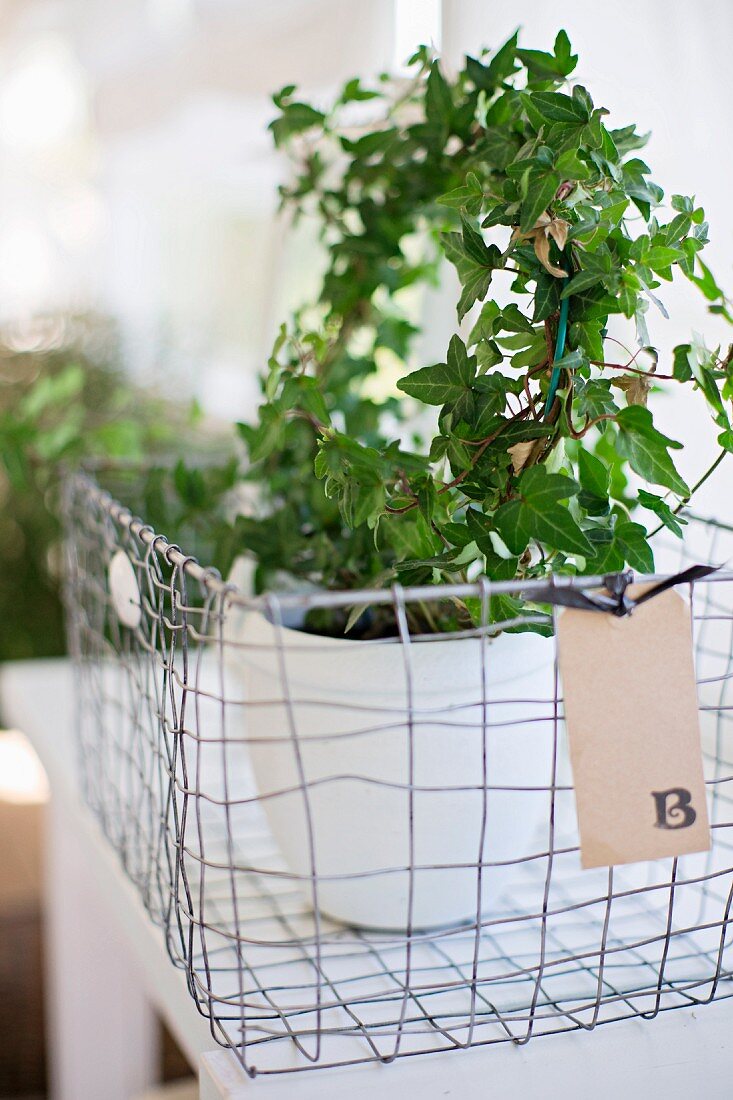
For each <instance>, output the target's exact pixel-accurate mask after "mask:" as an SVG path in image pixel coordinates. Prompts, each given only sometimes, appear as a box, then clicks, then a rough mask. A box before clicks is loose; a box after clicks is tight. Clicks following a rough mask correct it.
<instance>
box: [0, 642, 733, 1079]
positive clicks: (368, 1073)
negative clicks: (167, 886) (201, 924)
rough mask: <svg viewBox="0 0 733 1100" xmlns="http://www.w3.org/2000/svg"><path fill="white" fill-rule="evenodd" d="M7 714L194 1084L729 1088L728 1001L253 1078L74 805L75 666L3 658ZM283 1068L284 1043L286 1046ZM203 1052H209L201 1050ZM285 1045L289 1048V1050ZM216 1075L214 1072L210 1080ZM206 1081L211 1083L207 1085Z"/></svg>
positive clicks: (0, 683)
mask: <svg viewBox="0 0 733 1100" xmlns="http://www.w3.org/2000/svg"><path fill="white" fill-rule="evenodd" d="M0 696H1V698H2V714H3V718H4V720H5V721H6V722H7V723H9V724H11V725H12V726H14V727H16V728H18V729H20V730H22V731H23V732H24V733H26V734H27V735H28V737H29V738H30V739H31V741H32V743H33V745H34V747H35V749H36V751H37V752H38V754H39V756H40V758H41V761H42V763H43V765H44V767H45V769H46V772H47V774H48V777H49V780H50V784H51V790H52V796H53V797H55V798H57V799H63V800H64V802H65V803H66V804H67V805H68V815H69V817H68V820H69V827H73V828H74V829H75V830H77V832H78V836H79V843H80V844H84V845H85V846H86V848H87V849H88V860H89V875H90V879H93V881H94V883H95V884H96V887H97V889H98V890H99V892H100V894H103V895H104V896H105V897H106V899H107V902H108V910H109V912H110V914H113V915H114V919H115V920H116V922H117V923H118V924H119V925H120V927H121V929H122V930H123V932H124V935H125V940H126V943H127V945H128V947H129V950H130V953H131V956H132V957H134V958H135V960H136V962H137V964H138V966H139V972H140V974H141V981H142V982H143V983H144V986H145V991H146V994H147V996H148V997H149V999H150V1001H151V1003H152V1004H153V1005H154V1006H155V1008H156V1009H157V1010H158V1011H159V1012H160V1014H161V1015H162V1016H163V1018H164V1019H165V1020H166V1022H167V1024H168V1026H169V1027H170V1028H171V1030H172V1031H173V1033H174V1035H175V1036H176V1038H177V1040H178V1042H179V1043H180V1045H181V1047H182V1049H183V1050H184V1052H185V1053H186V1055H187V1056H188V1057H189V1058H190V1059H191V1061H192V1062H193V1063H194V1064H195V1063H196V1062H197V1061H198V1060H199V1058H200V1057H201V1056H202V1055H206V1058H205V1065H206V1066H207V1074H206V1075H205V1076H206V1077H207V1081H208V1082H209V1083H208V1085H203V1084H202V1096H207V1097H209V1096H210V1097H216V1096H229V1097H231V1098H234V1097H240V1096H245V1095H246V1096H249V1097H251V1096H252V1095H253V1094H255V1095H256V1092H257V1091H259V1092H260V1093H261V1094H262V1095H266V1096H267V1097H269V1100H277V1098H280V1097H283V1098H284V1097H292V1096H293V1095H297V1097H298V1098H299V1100H310V1098H311V1097H313V1098H314V1100H315V1098H316V1097H318V1098H323V1097H328V1096H329V1095H330V1096H333V1097H339V1098H341V1097H343V1096H346V1095H348V1096H350V1097H351V1096H353V1097H359V1096H366V1095H369V1094H371V1093H372V1092H378V1093H379V1095H380V1096H386V1097H390V1096H394V1097H397V1096H400V1097H408V1098H411V1097H413V1096H418V1095H422V1096H424V1097H426V1098H432V1097H435V1098H438V1097H444V1096H455V1097H471V1096H479V1095H481V1096H485V1097H491V1098H492V1100H493V1098H503V1097H509V1096H512V1097H514V1096H521V1097H525V1096H526V1097H531V1096H540V1095H541V1096H543V1097H544V1098H547V1100H552V1098H554V1097H557V1098H560V1097H562V1098H563V1100H573V1098H576V1097H577V1098H578V1100H580V1098H586V1097H589V1096H593V1097H597V1098H599V1100H604V1098H608V1100H611V1098H613V1100H617V1097H618V1094H619V1093H620V1092H622V1091H625V1092H626V1093H627V1095H630V1096H632V1097H634V1096H641V1095H644V1094H645V1093H646V1091H647V1090H651V1089H654V1090H655V1091H657V1092H659V1093H661V1094H667V1095H669V1096H683V1095H689V1096H690V1097H698V1096H702V1095H704V1096H705V1097H706V1100H717V1098H720V1100H723V1098H726V1100H728V1098H729V1097H730V1096H731V1095H733V1086H732V1085H731V1074H732V1073H733V1026H732V1025H733V1001H721V1002H717V1003H715V1004H712V1005H709V1006H706V1007H704V1008H698V1009H695V1010H689V1009H679V1010H676V1011H673V1012H666V1013H663V1014H662V1015H660V1016H659V1017H658V1018H657V1019H656V1020H653V1021H643V1020H640V1019H633V1020H629V1021H625V1022H623V1023H616V1024H612V1025H610V1026H603V1027H601V1028H599V1029H597V1030H596V1031H594V1032H593V1033H585V1032H568V1033H565V1034H560V1035H554V1036H547V1037H542V1038H540V1039H537V1040H536V1041H533V1042H531V1043H530V1044H529V1045H528V1046H525V1047H521V1048H516V1047H513V1046H512V1045H510V1044H501V1045H499V1046H495V1047H491V1048H475V1049H473V1050H470V1051H465V1052H451V1053H447V1054H434V1055H431V1056H429V1057H428V1056H424V1057H415V1058H409V1059H405V1060H403V1061H401V1062H398V1063H394V1064H392V1065H389V1066H382V1065H375V1064H371V1065H361V1066H354V1067H347V1068H342V1069H336V1070H328V1071H324V1072H317V1071H316V1072H306V1073H300V1074H295V1075H289V1074H287V1075H276V1076H270V1077H267V1078H262V1077H260V1078H258V1079H256V1080H255V1081H250V1080H249V1079H247V1078H246V1076H245V1075H244V1073H243V1072H242V1071H241V1070H240V1069H239V1067H238V1064H237V1063H236V1062H235V1060H234V1059H233V1058H232V1057H231V1056H230V1055H229V1054H228V1053H227V1052H225V1051H220V1050H218V1049H217V1048H216V1044H215V1043H214V1042H213V1040H212V1038H211V1035H210V1033H209V1029H208V1025H207V1024H206V1022H205V1021H204V1020H203V1019H202V1018H201V1017H200V1016H199V1014H198V1012H197V1011H196V1009H195V1007H194V1003H193V1001H192V1000H191V998H190V996H189V994H188V991H187V989H186V984H185V978H184V975H183V974H182V973H181V972H180V971H178V970H176V968H175V967H174V966H173V965H172V964H171V963H170V961H169V959H168V956H167V954H166V950H165V945H164V942H163V937H162V934H161V932H160V930H159V929H157V928H156V927H155V926H154V925H153V924H152V923H151V921H150V919H149V918H148V916H147V914H146V913H145V910H144V908H143V906H142V904H141V902H140V900H139V898H138V896H137V894H136V892H135V890H134V889H133V887H132V885H131V884H130V883H129V881H128V880H127V878H126V877H125V875H124V873H123V871H122V869H121V867H120V865H119V863H118V860H117V857H116V855H115V853H114V851H113V850H112V849H111V848H110V846H109V845H108V843H107V842H106V841H105V840H104V838H103V837H102V835H101V833H100V831H99V829H98V828H97V826H96V823H95V822H94V820H93V818H92V816H91V815H90V814H89V813H88V811H87V810H86V808H85V807H84V806H83V804H82V802H81V799H80V797H79V793H78V788H77V783H76V779H75V768H74V761H75V748H74V741H73V728H74V717H73V712H74V703H73V692H72V673H71V667H70V664H69V662H67V661H62V660H61V661H35V662H19V663H17V664H13V665H6V666H4V667H3V668H2V669H0ZM283 1051H284V1053H283V1068H285V1065H286V1064H287V1063H289V1064H293V1063H292V1053H291V1052H288V1047H286V1046H283ZM207 1052H209V1053H208V1054H207ZM286 1052H288V1053H286ZM215 1082H216V1084H215ZM206 1089H208V1090H209V1091H206Z"/></svg>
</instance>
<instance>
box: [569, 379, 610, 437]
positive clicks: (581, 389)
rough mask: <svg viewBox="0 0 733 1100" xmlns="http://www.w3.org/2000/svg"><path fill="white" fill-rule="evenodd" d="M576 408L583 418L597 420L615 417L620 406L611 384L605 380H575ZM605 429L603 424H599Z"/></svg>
mask: <svg viewBox="0 0 733 1100" xmlns="http://www.w3.org/2000/svg"><path fill="white" fill-rule="evenodd" d="M575 398H576V407H577V410H578V412H579V413H580V415H581V416H588V417H590V419H591V420H595V419H596V417H598V416H614V415H615V414H616V413H617V412H618V405H617V404H616V402H615V401H614V399H613V395H612V394H611V383H610V381H606V379H604V378H592V379H590V381H585V379H583V378H576V380H575ZM599 427H600V428H603V422H602V423H601V424H599Z"/></svg>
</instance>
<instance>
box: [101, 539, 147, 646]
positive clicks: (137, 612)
mask: <svg viewBox="0 0 733 1100" xmlns="http://www.w3.org/2000/svg"><path fill="white" fill-rule="evenodd" d="M108 576H109V594H110V596H111V597H112V605H113V607H114V609H115V611H116V612H117V617H118V619H119V620H120V622H121V623H122V625H123V626H129V627H130V629H131V630H134V629H135V628H136V627H138V626H139V625H140V620H141V618H142V608H141V605H140V589H139V587H138V583H137V577H136V576H135V569H134V567H133V564H132V562H131V561H130V559H129V558H128V556H127V554H126V553H125V551H124V550H117V551H116V552H115V554H114V555H113V557H112V560H111V562H110V563H109V572H108Z"/></svg>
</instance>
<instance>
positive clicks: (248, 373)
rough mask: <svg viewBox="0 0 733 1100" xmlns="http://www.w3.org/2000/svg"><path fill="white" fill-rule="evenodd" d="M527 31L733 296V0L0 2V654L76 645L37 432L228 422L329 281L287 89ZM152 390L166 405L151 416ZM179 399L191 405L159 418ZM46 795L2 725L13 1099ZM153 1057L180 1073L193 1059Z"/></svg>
mask: <svg viewBox="0 0 733 1100" xmlns="http://www.w3.org/2000/svg"><path fill="white" fill-rule="evenodd" d="M517 25H521V26H522V27H523V28H524V32H523V39H524V44H525V45H528V46H534V47H538V48H548V47H549V45H550V44H551V43H552V41H553V39H554V37H555V34H556V32H557V30H558V29H559V28H560V27H561V26H563V27H565V28H566V29H567V31H568V33H569V35H570V38H571V41H572V43H573V46H574V48H575V49H576V51H577V52H578V53H579V54H580V58H581V61H580V65H579V68H578V71H577V74H576V75H577V78H578V79H579V80H580V81H581V82H583V83H587V84H588V85H589V87H590V88H591V90H592V93H593V96H594V98H595V99H596V101H597V102H599V103H603V104H605V105H606V106H607V107H608V108H610V110H611V112H612V117H613V121H614V125H617V126H622V125H624V124H625V123H626V122H630V121H637V123H638V125H639V127H640V129H641V130H652V131H653V136H652V139H651V141H650V143H649V146H648V148H647V150H646V152H645V153H644V156H645V159H647V160H648V162H649V164H650V165H651V166H652V169H653V178H654V179H655V180H657V181H658V182H659V183H660V184H661V185H662V186H664V187H665V189H669V190H670V191H672V190H673V191H676V192H681V193H683V194H694V195H696V197H697V199H698V200H699V202H700V203H701V204H702V205H703V206H704V207H705V210H706V212H707V215H708V218H709V221H710V227H711V228H710V236H711V244H710V245H709V247H708V248H707V250H706V253H705V259H706V262H707V263H708V265H709V266H710V267H711V268H712V270H713V272H714V273H715V275H716V277H717V278H718V281H719V282H720V283H721V284H722V285H723V286H725V287H727V288H728V290H729V291H730V290H731V289H733V270H731V268H732V267H733V265H732V263H731V253H730V252H729V247H730V245H731V242H732V241H733V208H732V207H731V201H730V179H731V177H732V175H733V146H732V144H731V140H730V122H729V117H728V113H729V105H730V103H731V102H733V68H731V65H730V56H731V47H733V5H731V4H730V3H729V2H728V0H703V2H698V3H695V4H693V3H692V2H691V0H646V2H645V3H643V4H640V3H639V2H638V0H634V2H632V0H617V2H616V3H615V4H614V5H612V6H611V7H609V6H605V7H598V6H595V5H591V4H588V3H586V2H585V0H565V3H564V4H563V5H562V6H561V7H560V8H558V6H556V5H551V4H548V3H546V2H543V0H517V2H515V3H512V4H507V3H499V2H498V0H443V2H442V3H441V2H440V0H370V2H369V3H364V2H363V0H269V3H267V4H261V3H255V2H254V0H124V2H120V0H0V426H1V427H2V430H1V431H0V438H2V447H3V448H4V453H3V455H2V457H3V460H4V461H3V462H2V463H0V660H7V659H10V658H18V657H32V656H46V655H54V654H57V653H60V652H62V650H63V644H64V643H63V631H62V623H61V613H60V606H59V601H58V598H57V595H56V589H55V580H54V576H55V555H56V554H57V531H56V527H55V521H54V520H53V519H52V517H51V516H50V513H49V512H48V510H47V509H46V507H45V504H46V503H47V502H48V500H47V498H48V494H49V493H52V492H53V486H52V485H51V484H50V483H48V482H44V481H43V479H40V480H39V479H38V478H35V477H28V476H27V474H28V471H27V470H24V469H23V461H24V460H23V458H22V456H23V454H24V453H25V451H26V450H27V446H28V442H29V440H30V441H31V443H32V444H33V446H35V447H36V448H37V449H40V452H41V456H42V457H43V458H46V459H51V460H53V459H54V458H55V457H56V456H57V455H63V454H66V453H68V450H69V448H70V446H72V444H73V446H77V447H78V448H81V449H83V450H86V451H90V452H92V453H105V454H112V455H115V454H119V455H125V456H126V457H130V456H131V457H144V456H145V455H147V454H148V453H150V452H151V451H152V450H153V449H154V448H155V447H157V446H159V445H160V446H164V445H165V444H166V434H167V432H171V431H175V430H176V428H177V420H176V418H177V417H178V416H179V415H180V420H181V424H182V425H183V423H184V422H185V423H186V424H188V423H189V420H190V409H191V407H193V408H194V409H195V410H196V413H195V415H196V416H199V417H205V418H207V423H211V424H214V425H215V424H217V423H224V422H225V421H231V420H236V419H242V420H246V419H248V418H250V417H251V416H252V414H253V412H254V406H255V402H256V399H257V392H258V389H257V381H256V378H257V372H258V371H259V370H260V369H261V367H262V366H263V364H264V363H265V362H266V358H267V355H268V351H269V345H270V344H271V342H272V338H273V335H274V333H275V331H276V330H277V327H278V325H279V323H280V321H281V320H282V319H283V318H284V317H285V316H286V314H287V311H288V310H289V309H290V308H292V307H293V306H295V305H297V304H298V303H299V302H300V301H302V300H303V299H304V298H305V297H306V296H307V295H308V294H309V293H310V292H311V291H312V290H314V289H315V288H316V287H317V284H318V276H319V269H320V256H319V248H318V243H317V240H316V238H315V234H314V232H313V230H312V227H310V226H309V225H308V224H307V223H303V224H301V225H300V226H299V227H298V228H297V230H293V229H292V228H291V227H288V226H286V225H285V224H283V222H282V221H281V220H280V219H278V217H277V215H276V188H277V184H278V183H279V182H280V180H281V179H282V178H283V173H284V171H285V165H284V163H283V161H282V160H281V159H280V158H279V157H278V155H276V153H275V152H274V150H273V148H272V143H271V140H270V135H269V134H268V133H267V131H266V126H267V123H268V121H269V119H270V117H271V115H272V110H271V104H270V100H269V96H270V94H271V93H272V92H273V91H274V90H276V89H277V88H279V87H281V86H282V85H283V84H286V83H293V84H297V85H299V86H300V87H301V88H302V89H303V90H304V92H305V93H306V98H307V97H309V96H310V97H315V98H316V99H318V98H319V97H323V99H324V101H325V100H327V99H328V98H329V96H330V95H331V94H332V92H333V91H334V90H335V88H336V87H337V86H338V85H339V84H341V83H343V81H345V80H346V79H347V78H349V77H351V76H352V75H354V74H357V73H358V74H363V75H369V74H372V73H377V72H380V71H383V70H385V69H400V68H401V67H403V65H404V62H405V60H406V58H407V57H408V56H409V55H410V53H411V52H412V51H413V49H414V47H415V46H416V45H417V44H419V43H421V42H430V41H432V42H433V43H434V44H435V45H436V46H438V47H439V48H440V49H441V51H442V53H443V56H444V58H445V59H446V63H447V64H448V65H449V66H450V65H451V64H453V63H457V62H458V60H459V58H460V57H461V55H462V54H463V53H464V52H466V51H469V52H471V53H474V54H475V53H476V52H477V51H478V50H479V49H480V47H481V46H492V47H495V46H497V45H499V44H500V43H501V42H502V41H503V40H504V39H505V38H506V37H508V35H509V34H511V33H512V31H513V30H514V29H515V27H516V26H517ZM698 299H700V300H698ZM665 303H666V305H667V307H668V308H669V311H670V313H671V315H672V318H673V319H672V321H670V322H668V323H666V324H664V323H660V324H658V325H657V326H656V330H655V333H654V337H655V342H656V343H657V344H658V346H659V348H660V351H661V354H662V357H664V354H665V352H666V351H668V350H669V349H671V347H672V346H673V345H674V344H676V343H679V342H682V341H684V340H687V339H688V338H689V334H690V331H691V330H694V329H698V330H700V331H704V332H705V334H706V337H707V340H708V342H709V343H714V342H715V341H716V340H718V339H719V340H720V341H721V342H725V343H728V342H730V331H729V330H726V326H725V322H723V321H716V319H714V318H710V317H709V316H708V315H707V312H706V310H705V304H704V302H703V301H702V300H701V296H699V295H694V294H691V293H690V292H689V288H688V287H687V286H686V285H683V284H682V283H680V284H679V285H678V284H675V285H674V286H673V287H671V288H670V289H668V290H666V293H665ZM426 309H427V307H426ZM426 315H427V314H426ZM453 316H454V313H453V305H452V297H451V295H446V301H445V303H443V304H441V301H440V296H438V300H437V302H436V301H435V300H432V301H431V302H430V323H429V325H428V326H427V335H426V340H425V348H424V355H425V357H426V360H427V359H429V356H430V355H431V354H432V353H433V351H434V352H435V354H436V357H437V355H439V354H442V351H443V349H444V347H445V344H446V342H447V339H448V336H449V334H450V332H451V331H452V327H453ZM432 345H434V348H432V350H431V346H432ZM143 385H144V386H146V387H147V386H150V387H152V388H153V390H154V396H151V397H149V398H146V399H145V402H144V403H141V401H140V398H139V387H140V386H143ZM166 397H173V398H174V399H175V402H176V407H177V408H178V409H179V412H178V413H176V412H171V411H170V409H168V408H166V411H165V413H164V414H163V413H161V409H162V408H163V406H162V405H161V404H160V403H159V402H160V401H161V399H164V398H166ZM665 400H666V405H663V406H662V407H661V408H660V420H661V424H662V427H663V429H664V430H666V431H668V433H669V434H670V435H672V436H679V435H680V434H684V435H686V437H687V438H689V436H690V433H692V434H693V441H694V440H695V438H696V437H695V433H696V432H697V430H698V421H697V419H696V418H699V432H700V435H699V440H700V442H699V447H698V446H696V445H695V443H694V442H693V445H692V446H690V447H688V449H687V450H686V452H685V454H684V457H683V459H682V472H683V474H688V475H690V476H691V477H692V479H693V480H694V477H695V474H696V473H699V472H700V471H701V470H703V469H704V468H705V466H706V465H707V464H708V462H709V461H710V459H711V458H712V457H713V455H714V453H715V443H714V434H713V433H711V432H710V431H709V430H708V428H707V414H706V412H705V410H704V408H702V404H703V403H702V402H697V403H696V407H695V409H694V410H691V409H690V408H689V407H688V406H687V404H686V403H685V401H684V399H682V398H668V399H665ZM156 402H157V403H156ZM192 403H193V405H192ZM44 416H47V421H46V422H45V427H44V430H43V433H42V434H41V435H40V436H39V437H38V438H36V436H34V433H35V432H36V431H37V425H38V423H39V421H42V420H43V417H44ZM726 487H727V490H728V494H729V491H730V488H731V483H730V475H729V474H725V475H721V477H718V478H717V479H711V481H710V482H709V483H708V484H707V485H706V486H705V489H704V495H701V498H700V499H699V500H698V502H697V507H698V510H699V511H703V512H707V513H718V514H719V515H721V516H725V515H726V509H727V508H728V507H729V503H728V501H726V499H725V496H726ZM46 797H47V791H46V785H45V780H44V777H43V775H42V774H41V772H40V771H39V768H38V765H37V763H36V762H35V760H34V758H33V755H32V753H31V751H30V749H29V747H28V745H27V743H26V742H24V740H23V739H22V737H20V735H19V734H17V733H12V732H8V733H5V734H1V735H0V1097H12V1096H28V1095H35V1096H42V1095H45V1090H46V1071H45V1062H44V1038H43V1036H44V1030H43V1011H42V1003H43V1002H42V984H43V979H42V974H43V967H42V958H41V922H42V913H41V906H40V901H39V898H40V892H41V890H40V883H41V862H40V860H41V853H40V840H39V837H40V824H39V822H40V817H39V815H40V812H41V807H42V805H43V802H44V800H45V798H46ZM161 1049H162V1051H163V1054H162V1058H163V1061H164V1074H165V1075H166V1076H167V1077H175V1076H178V1075H182V1074H184V1073H185V1072H186V1071H187V1067H186V1066H185V1065H184V1064H183V1063H182V1061H181V1059H180V1058H179V1057H178V1056H177V1054H176V1052H175V1050H174V1049H173V1047H172V1044H171V1043H170V1042H169V1041H167V1040H164V1041H163V1044H162V1048H161ZM99 1100H102V1098H99Z"/></svg>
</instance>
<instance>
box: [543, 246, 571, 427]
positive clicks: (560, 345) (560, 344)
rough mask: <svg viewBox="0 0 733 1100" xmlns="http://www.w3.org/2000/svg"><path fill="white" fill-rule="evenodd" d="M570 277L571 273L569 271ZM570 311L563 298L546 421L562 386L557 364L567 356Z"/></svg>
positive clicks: (564, 260)
mask: <svg viewBox="0 0 733 1100" xmlns="http://www.w3.org/2000/svg"><path fill="white" fill-rule="evenodd" d="M563 266H564V267H565V270H566V271H567V269H568V262H567V259H566V257H565V256H563ZM568 276H570V272H569V271H568ZM569 309H570V299H569V298H563V300H562V302H561V303H560V320H559V322H558V325H557V340H556V341H555V354H554V356H553V359H552V362H553V367H552V374H551V375H550V388H549V389H548V391H547V400H546V401H545V413H544V415H545V419H547V417H548V416H549V415H550V409H551V408H552V403H553V401H554V400H555V394H556V393H557V387H558V385H559V384H560V367H558V366H557V363H558V362H559V361H560V359H562V357H563V355H564V354H565V340H566V339H567V335H568V311H569Z"/></svg>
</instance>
